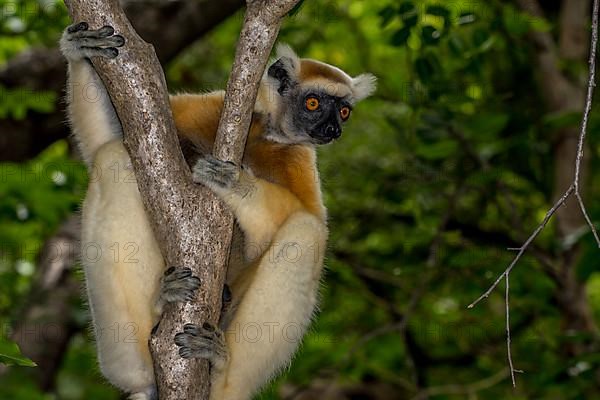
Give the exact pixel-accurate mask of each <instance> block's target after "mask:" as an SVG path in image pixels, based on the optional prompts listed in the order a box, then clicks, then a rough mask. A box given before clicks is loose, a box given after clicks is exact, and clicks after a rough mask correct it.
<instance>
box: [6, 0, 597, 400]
mask: <svg viewBox="0 0 600 400" xmlns="http://www.w3.org/2000/svg"><path fill="white" fill-rule="evenodd" d="M10 4H19V7H17V8H18V10H17V11H16V12H15V13H13V14H10V13H6V12H5V13H3V14H2V15H1V16H0V32H2V33H4V35H2V36H0V63H2V62H5V61H7V60H9V59H10V58H11V57H13V56H14V55H15V54H17V53H18V52H20V51H22V50H25V49H27V48H29V47H31V46H40V45H41V46H54V44H55V43H56V41H57V39H58V36H59V34H60V32H61V30H62V29H63V27H64V26H66V25H67V24H68V18H67V17H66V14H65V11H64V8H63V6H62V5H60V4H54V3H52V2H46V3H44V4H46V5H45V6H41V4H42V3H38V2H35V1H21V2H17V3H15V2H9V1H4V0H0V9H4V10H6V7H8V6H9V5H10ZM415 4H416V5H415ZM449 4H452V6H449ZM460 4H462V3H459V2H450V3H445V2H441V1H424V2H415V3H412V2H408V1H401V2H398V1H395V0H372V1H359V0H354V1H341V0H334V1H316V0H313V1H305V2H304V4H303V6H302V7H301V8H300V9H299V10H298V12H297V13H295V14H294V15H293V16H292V17H290V18H288V19H287V20H286V21H285V24H284V27H283V29H282V32H281V36H280V40H281V41H284V42H287V43H289V44H290V45H292V47H293V48H294V49H295V50H296V51H297V52H298V53H299V54H300V55H302V56H304V57H312V58H317V59H320V60H323V61H325V62H329V63H332V64H336V65H339V66H340V67H342V68H343V69H344V70H346V71H349V72H351V73H353V74H358V73H362V72H364V71H370V72H372V73H374V74H375V75H377V76H378V79H379V88H378V91H377V94H376V95H375V96H374V97H373V98H372V99H370V100H368V101H365V102H364V103H361V104H360V105H359V106H358V107H357V108H356V110H355V111H354V113H353V116H352V118H351V121H350V122H349V123H348V126H347V127H346V129H345V132H344V135H343V137H342V139H341V140H339V141H338V142H337V143H335V144H333V145H331V146H328V147H324V148H322V149H321V150H320V151H319V154H320V171H321V177H322V180H323V190H324V196H325V201H326V205H327V207H328V209H329V215H330V226H331V238H330V250H329V253H328V258H327V273H326V277H325V279H324V283H323V290H322V301H321V312H320V313H319V315H318V316H317V317H316V320H315V323H314V324H313V327H312V328H311V332H310V333H309V335H308V336H307V337H306V339H305V341H304V345H303V346H302V349H301V351H300V352H299V354H298V356H297V357H296V359H295V360H294V362H293V364H292V366H291V367H290V369H289V370H288V371H286V372H285V373H284V374H283V375H282V376H281V377H280V378H278V379H277V380H276V381H275V382H274V384H273V385H272V387H271V388H270V389H268V390H267V391H266V392H265V393H264V394H263V397H262V398H264V399H276V398H280V397H279V395H278V393H281V391H282V390H284V389H282V388H284V387H291V385H310V384H311V383H312V382H315V381H316V380H318V379H324V380H325V381H328V382H336V383H337V384H340V385H353V384H358V383H361V382H362V383H365V382H383V383H385V384H387V385H390V386H391V387H393V388H394V391H395V393H396V394H397V397H396V398H400V399H403V398H411V396H414V395H415V393H416V392H415V390H416V387H417V384H419V385H425V386H427V387H429V386H440V385H448V384H458V385H460V386H465V385H469V384H471V383H473V382H477V381H480V380H482V379H485V378H488V377H491V376H497V375H498V373H499V372H500V376H501V377H502V376H504V379H501V380H500V379H499V382H498V383H497V384H495V385H491V386H490V387H485V388H483V389H482V390H480V391H479V392H477V394H476V395H479V396H480V397H481V398H486V399H488V398H489V399H500V398H511V399H592V398H600V384H599V381H600V377H599V376H598V370H599V367H600V354H598V353H597V352H588V353H585V354H583V355H581V356H580V357H576V358H573V357H569V356H567V355H566V354H565V352H564V348H565V346H567V344H568V343H571V342H575V341H580V340H584V339H586V338H583V337H580V336H578V335H567V334H565V333H564V331H563V330H562V329H561V311H560V309H559V308H558V306H557V304H556V300H555V299H554V293H555V292H556V290H557V288H556V287H555V284H554V283H553V282H552V281H550V280H549V279H548V278H547V277H546V276H545V275H544V273H543V272H542V270H541V267H540V265H539V264H538V261H537V260H536V258H534V257H531V256H526V257H525V258H524V259H523V260H522V261H521V262H520V263H519V265H518V267H517V268H516V269H515V272H514V273H513V275H512V277H511V290H512V291H511V307H512V308H511V317H512V322H513V336H514V337H513V357H514V358H515V363H516V367H517V368H519V369H522V370H524V371H525V373H524V374H520V375H519V376H518V387H517V388H516V389H514V390H513V389H512V387H511V386H510V383H509V378H508V377H507V375H502V371H503V370H504V369H505V368H506V364H507V361H506V345H505V342H504V340H505V338H504V334H505V331H504V318H505V316H504V300H503V297H502V295H503V289H500V290H499V291H497V292H495V293H494V294H493V295H492V296H491V297H490V298H489V299H488V300H487V301H486V302H484V303H482V304H480V305H479V306H477V307H476V308H474V309H472V310H467V308H466V306H467V305H468V304H469V303H470V302H471V301H473V300H474V299H475V298H477V297H478V296H479V295H480V294H481V292H482V290H483V289H485V288H487V287H488V285H489V284H490V283H491V281H492V280H493V279H494V278H495V277H496V276H497V274H499V273H500V272H501V271H502V270H504V268H505V266H506V265H507V264H508V263H509V262H510V260H511V257H512V255H513V253H511V252H509V251H506V250H505V248H506V247H510V246H512V247H514V246H516V245H518V243H519V242H521V241H522V240H523V238H525V237H526V236H527V235H528V232H530V231H531V230H532V229H533V228H534V227H535V226H536V225H537V223H538V222H539V221H540V220H541V218H542V217H543V215H544V214H545V212H546V210H547V209H548V207H549V206H550V205H551V194H552V185H553V173H554V169H553V163H554V159H553V153H552V146H553V140H554V136H555V134H556V131H557V130H558V129H560V128H562V127H565V126H577V124H579V121H580V117H581V116H580V115H578V114H549V113H547V112H546V111H545V108H544V107H543V104H544V99H543V98H542V97H541V95H540V94H539V93H540V91H539V87H538V86H537V83H536V82H537V81H536V79H537V74H536V69H535V67H534V66H533V65H534V64H533V60H534V48H533V47H532V45H531V44H530V42H529V41H528V40H527V36H526V35H527V34H528V32H530V31H532V30H533V31H536V30H537V31H552V30H553V29H555V21H552V20H543V19H536V18H532V17H530V16H528V15H525V14H523V13H521V12H520V11H518V10H517V9H516V8H515V7H514V6H513V5H511V4H510V3H505V2H498V1H492V2H486V1H473V2H468V3H464V4H463V5H460ZM36 5H37V6H38V7H40V8H38V9H36V12H31V13H27V12H24V11H23V10H26V9H27V7H30V8H29V9H31V10H33V9H35V7H36ZM19 10H21V11H19ZM240 24H241V15H236V16H234V17H232V18H230V19H229V20H228V21H227V22H226V23H224V24H222V26H220V27H218V28H217V29H215V30H214V31H213V32H211V33H210V34H209V35H207V36H206V37H205V38H203V39H202V40H200V41H199V42H197V43H194V44H192V45H191V46H190V47H189V48H188V49H187V50H186V51H185V52H183V53H182V54H181V55H180V56H179V57H178V58H177V59H176V61H175V62H173V63H171V64H170V65H168V66H166V74H167V79H168V82H169V86H170V88H171V89H172V90H173V91H179V90H186V91H196V90H211V89H215V88H221V87H224V84H225V83H226V79H227V74H228V71H229V68H230V65H231V62H232V58H233V52H234V46H235V41H236V39H237V33H238V31H239V28H240ZM565 68H569V69H572V70H573V71H582V70H583V69H585V68H586V65H565ZM0 93H1V96H0V118H9V117H10V118H15V119H20V118H26V112H27V111H28V110H30V109H31V110H36V111H38V112H44V111H45V110H46V111H50V110H51V109H52V107H53V104H54V99H55V98H56V96H61V94H60V93H31V92H24V91H21V92H19V93H14V92H10V91H7V90H4V89H2V88H0ZM599 116H600V112H597V111H594V112H593V114H592V120H591V122H590V127H589V149H590V151H589V152H588V153H586V156H587V157H589V159H590V160H591V161H590V171H591V172H590V174H589V177H590V178H589V182H588V183H587V185H586V198H587V199H588V200H587V205H588V211H589V212H590V215H591V217H592V219H593V220H595V221H598V220H600V202H598V200H597V199H598V198H600V162H599V160H600V140H599V136H598V129H599V122H600V121H599ZM0 134H1V133H0ZM86 179H87V178H86V174H85V170H84V168H83V167H82V165H81V164H80V163H79V162H77V161H75V160H73V158H71V156H70V155H69V151H68V146H67V143H66V142H64V141H61V142H57V143H55V144H54V145H53V146H51V147H50V148H48V149H47V150H46V151H44V152H43V153H42V154H40V155H39V156H38V157H36V158H35V159H33V160H30V161H28V162H26V163H23V164H8V163H2V164H0V244H2V248H1V249H0V251H1V253H0V327H3V329H2V331H0V334H3V335H0V337H3V338H4V339H0V353H2V354H9V353H10V352H11V351H12V353H10V354H13V355H14V356H16V358H17V359H19V357H18V353H16V352H15V349H14V347H11V349H12V350H10V351H9V350H6V352H3V351H2V349H3V348H8V347H10V346H12V345H11V344H10V343H9V342H8V341H7V340H6V337H7V336H8V333H9V331H10V329H9V328H8V327H10V326H11V324H12V323H13V322H14V321H15V320H16V319H18V318H19V314H18V310H19V309H20V307H21V305H22V304H23V302H24V301H25V298H26V296H27V293H28V290H29V289H30V284H31V277H32V275H33V273H34V271H35V268H36V262H37V256H38V254H37V252H38V250H39V249H40V247H41V245H42V244H43V243H44V241H45V239H46V238H48V237H49V236H50V235H51V234H52V233H53V232H54V231H55V230H56V228H57V227H58V226H59V224H60V223H61V221H63V220H64V219H65V218H66V217H67V216H68V215H69V214H71V213H73V212H76V211H77V210H78V208H79V204H80V201H81V198H82V196H83V194H84V192H85V185H86ZM579 241H580V243H581V246H582V247H583V254H582V256H581V258H580V261H579V264H578V267H577V268H578V276H579V278H580V279H581V281H582V282H585V285H586V289H587V291H588V297H589V300H590V304H591V306H592V308H593V312H594V315H595V317H596V320H597V321H598V318H600V272H599V268H598V266H599V265H598V261H597V260H598V254H599V253H598V249H597V248H595V247H594V242H593V240H592V237H591V234H589V233H587V232H586V233H584V234H582V236H581V237H580V238H579ZM536 243H537V245H538V246H539V248H541V249H543V250H544V251H546V252H548V253H549V254H554V253H557V252H558V250H557V249H560V248H561V246H564V243H561V242H559V241H558V240H557V239H556V236H555V235H554V226H553V225H552V224H550V226H549V227H548V228H547V229H546V230H545V231H544V232H543V233H542V234H541V235H540V238H538V240H537V242H536ZM72 312H73V313H78V314H80V315H81V316H82V317H81V318H82V319H85V318H87V317H86V315H87V314H85V307H84V306H83V303H78V304H74V305H73V310H72ZM403 315H406V316H407V318H406V327H405V329H404V330H403V331H402V332H401V333H399V331H398V330H397V329H394V328H397V327H398V325H399V324H401V321H402V316H403ZM0 362H7V360H5V359H2V358H0ZM22 362H25V361H22ZM28 379H29V378H28V375H27V368H26V367H16V366H13V367H10V370H9V372H8V374H5V375H3V376H1V377H0V398H2V399H38V398H39V399H68V400H71V399H72V400H75V399H116V398H119V395H118V394H117V392H116V391H115V390H113V389H111V388H110V387H109V386H108V385H106V384H104V383H103V379H102V378H101V376H100V374H99V371H98V369H97V367H96V362H95V355H94V350H93V343H92V341H91V337H90V335H89V334H88V333H87V332H86V331H83V332H82V333H80V334H78V335H77V336H76V337H75V338H74V339H73V341H72V343H71V345H70V346H69V348H68V349H67V354H66V357H65V359H64V362H63V364H62V367H61V370H60V373H59V376H58V379H57V383H56V388H55V391H54V392H53V393H41V392H39V391H38V390H36V389H35V388H34V386H33V385H32V384H31V383H28ZM432 398H436V399H459V398H465V395H464V394H458V395H452V394H441V395H439V396H432ZM472 398H477V397H472Z"/></svg>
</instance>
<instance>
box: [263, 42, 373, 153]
mask: <svg viewBox="0 0 600 400" xmlns="http://www.w3.org/2000/svg"><path fill="white" fill-rule="evenodd" d="M263 82H264V83H265V84H266V85H267V86H268V87H269V89H270V90H269V99H268V100H267V101H269V102H270V103H271V104H270V105H269V106H267V107H268V112H269V113H270V114H271V118H272V121H271V123H273V124H275V125H276V127H277V128H278V129H277V131H278V132H276V133H275V132H273V133H271V134H268V135H269V136H270V137H269V138H270V139H272V140H275V141H278V142H282V143H290V144H292V143H311V144H325V143H329V142H331V141H332V140H334V139H337V138H338V137H340V135H341V134H342V125H343V124H344V122H346V121H347V120H348V118H349V117H350V114H351V112H352V107H353V106H354V105H355V104H356V103H357V102H358V101H360V100H362V99H364V98H366V97H368V96H370V95H371V94H372V93H373V92H374V91H375V86H376V84H375V83H376V78H375V76H373V75H371V74H362V75H358V76H357V77H355V78H352V77H351V76H349V75H348V74H346V73H345V72H344V71H342V70H341V69H339V68H337V67H334V66H332V65H329V64H325V63H322V62H320V61H316V60H311V59H300V58H298V56H297V55H296V54H295V53H294V52H293V51H292V49H291V48H289V47H288V46H285V45H279V46H278V48H277V58H276V61H275V62H273V63H272V64H271V66H270V67H269V68H268V69H267V71H266V72H265V77H264V81H263Z"/></svg>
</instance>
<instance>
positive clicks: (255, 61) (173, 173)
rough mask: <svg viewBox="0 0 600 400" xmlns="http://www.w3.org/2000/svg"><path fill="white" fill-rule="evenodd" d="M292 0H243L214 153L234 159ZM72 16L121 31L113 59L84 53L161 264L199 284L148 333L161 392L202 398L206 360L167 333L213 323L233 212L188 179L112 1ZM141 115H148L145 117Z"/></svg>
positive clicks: (148, 61) (148, 68)
mask: <svg viewBox="0 0 600 400" xmlns="http://www.w3.org/2000/svg"><path fill="white" fill-rule="evenodd" d="M296 2H297V0H285V1H274V0H271V1H266V0H261V1H258V0H255V1H250V0H249V1H248V2H247V5H248V10H247V13H246V18H245V20H244V27H243V29H242V34H241V36H240V41H239V43H238V48H237V52H236V59H235V64H234V66H233V69H232V74H231V78H230V81H229V83H228V85H227V93H226V96H225V105H224V109H223V113H222V116H221V121H220V123H219V129H218V131H217V137H216V140H215V148H214V149H213V153H214V155H215V156H217V157H219V158H222V159H225V160H229V161H233V162H235V163H238V164H239V163H240V161H241V156H242V154H243V146H244V143H245V140H246V135H247V130H248V127H249V125H250V119H251V115H252V110H253V105H254V101H255V99H256V94H257V90H258V83H259V81H260V79H261V77H262V73H263V71H264V68H265V65H266V62H267V58H268V55H269V53H270V50H271V48H272V45H273V43H274V41H275V38H276V37H277V33H278V31H279V24H280V20H281V18H282V17H283V16H284V15H285V14H286V13H287V12H289V10H290V9H291V8H292V7H293V6H294V5H295V4H296ZM66 4H67V7H68V8H69V12H70V14H71V17H72V18H73V20H74V21H87V22H89V23H90V25H91V26H97V27H99V26H102V25H111V26H113V27H114V28H115V31H116V32H118V33H119V34H120V35H122V36H124V37H125V40H126V45H125V47H123V48H122V51H121V52H120V55H119V57H118V58H117V59H116V60H104V59H93V60H92V62H93V64H94V67H95V68H96V70H97V71H98V73H99V75H100V77H101V78H102V80H103V82H104V84H105V86H106V88H107V90H108V92H109V94H110V97H111V100H112V102H113V104H114V105H115V109H116V111H117V114H118V115H119V118H120V121H121V124H122V125H123V130H124V132H125V147H126V148H127V150H128V152H129V155H130V157H131V161H132V165H133V168H134V171H135V175H136V179H137V184H138V188H139V190H140V193H141V196H142V201H143V203H144V207H145V209H146V212H147V214H148V217H149V219H150V222H151V224H152V227H153V231H154V234H155V235H156V237H157V239H158V242H159V243H160V245H161V251H162V254H163V256H164V257H165V259H166V262H167V264H168V265H176V266H181V267H189V268H191V269H192V271H193V273H194V274H195V275H196V276H198V277H199V278H200V280H201V282H202V288H201V290H200V292H199V294H198V297H197V299H196V301H195V302H192V303H186V304H170V305H167V307H166V310H165V315H164V317H163V320H162V321H161V323H160V324H159V328H158V330H157V332H156V334H155V335H153V337H152V339H151V346H150V347H151V351H152V354H153V358H154V366H155V374H156V380H157V385H158V391H159V397H160V399H161V400H169V399H173V400H174V399H207V398H208V395H209V390H210V387H209V379H208V363H207V362H206V361H205V360H197V359H196V360H185V359H183V358H181V357H179V354H178V351H177V347H176V346H175V344H174V341H173V337H174V335H175V333H176V332H180V331H182V330H183V325H184V323H187V322H194V323H202V322H204V321H210V322H212V323H215V324H216V323H217V322H218V317H219V311H220V308H221V292H222V289H223V283H224V280H225V274H226V262H227V259H228V254H229V245H230V241H231V233H232V228H233V218H232V216H231V214H230V213H229V212H228V211H227V210H226V209H225V207H224V205H223V204H222V202H220V201H219V200H218V199H217V198H216V197H215V196H214V195H213V194H212V193H211V192H210V191H209V190H207V189H206V188H204V187H200V186H198V185H194V184H193V183H192V180H191V174H190V171H189V168H187V165H186V164H185V161H184V159H183V156H182V154H181V149H180V148H179V145H178V141H177V135H176V129H175V124H174V122H173V118H172V114H171V110H170V107H169V101H168V95H167V89H166V84H165V79H164V74H163V71H162V70H161V68H160V63H159V62H158V58H157V57H156V54H155V52H154V49H153V48H152V46H151V45H149V44H148V43H146V42H144V41H143V40H142V39H141V38H140V37H139V36H138V35H137V33H136V32H135V30H134V29H133V27H132V26H131V24H130V23H129V21H128V20H127V18H126V17H125V14H124V13H123V10H122V9H121V7H120V5H119V3H118V1H117V0H106V1H102V0H68V1H66ZM147 115H151V116H152V119H151V120H150V119H148V118H147V117H146V116H147Z"/></svg>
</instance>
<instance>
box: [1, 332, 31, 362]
mask: <svg viewBox="0 0 600 400" xmlns="http://www.w3.org/2000/svg"><path fill="white" fill-rule="evenodd" d="M0 363H2V364H5V365H19V366H22V367H36V366H37V364H36V363H34V362H33V361H31V360H30V359H29V358H27V357H24V356H23V355H22V354H21V350H20V349H19V346H18V345H17V344H16V343H14V342H11V341H9V340H7V339H4V338H0Z"/></svg>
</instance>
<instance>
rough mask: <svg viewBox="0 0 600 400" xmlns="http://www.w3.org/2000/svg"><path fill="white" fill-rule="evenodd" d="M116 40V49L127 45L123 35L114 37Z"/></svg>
mask: <svg viewBox="0 0 600 400" xmlns="http://www.w3.org/2000/svg"><path fill="white" fill-rule="evenodd" d="M113 38H114V40H115V47H122V46H123V45H124V44H125V38H124V37H123V36H121V35H115V36H113Z"/></svg>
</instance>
